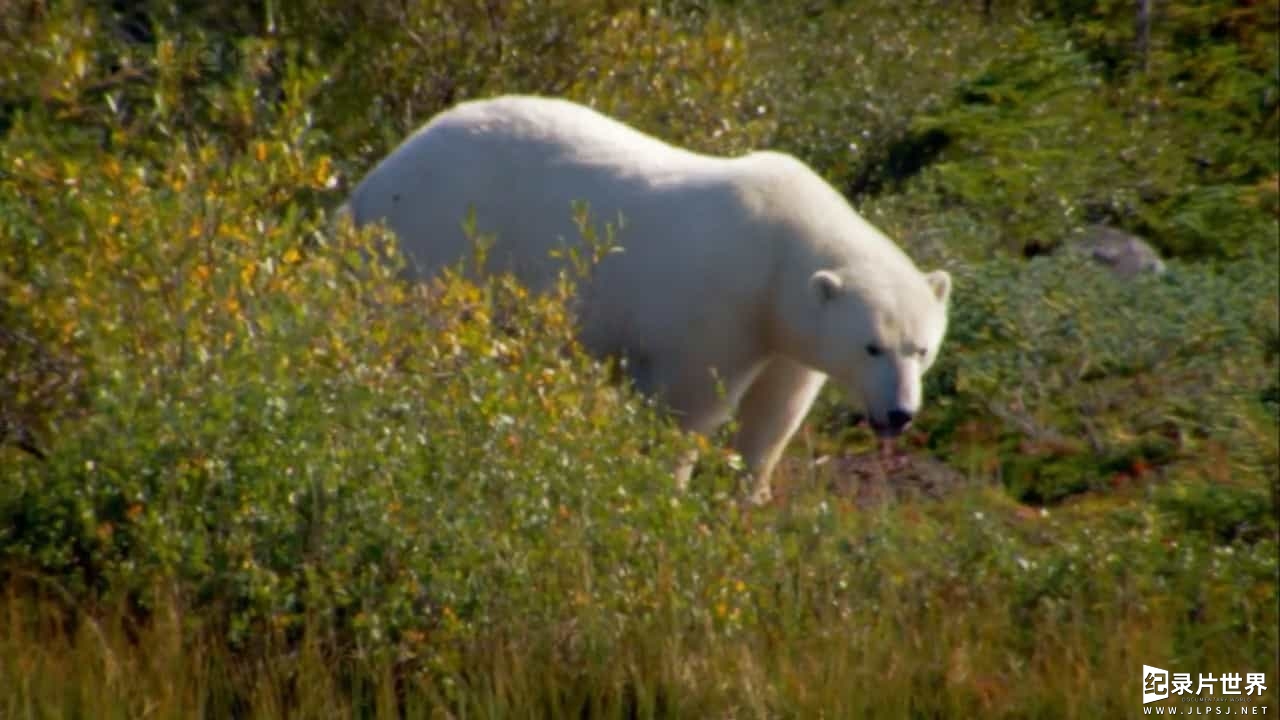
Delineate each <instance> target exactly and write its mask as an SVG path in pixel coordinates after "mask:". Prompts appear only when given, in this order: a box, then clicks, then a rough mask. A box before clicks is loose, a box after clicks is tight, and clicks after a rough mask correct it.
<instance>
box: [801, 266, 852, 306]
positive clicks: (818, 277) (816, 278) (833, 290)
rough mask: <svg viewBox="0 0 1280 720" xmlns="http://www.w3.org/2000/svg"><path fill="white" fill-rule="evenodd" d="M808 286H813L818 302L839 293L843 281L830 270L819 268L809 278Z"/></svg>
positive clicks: (827, 299) (824, 301)
mask: <svg viewBox="0 0 1280 720" xmlns="http://www.w3.org/2000/svg"><path fill="white" fill-rule="evenodd" d="M809 287H811V288H813V294H814V295H817V296H818V300H819V301H820V302H822V303H826V302H830V301H831V300H832V299H834V298H835V296H836V295H839V294H840V290H841V289H842V288H843V287H844V281H843V280H841V279H840V276H839V275H837V274H835V273H833V272H831V271H830V270H819V271H818V272H816V273H814V274H813V277H811V278H809Z"/></svg>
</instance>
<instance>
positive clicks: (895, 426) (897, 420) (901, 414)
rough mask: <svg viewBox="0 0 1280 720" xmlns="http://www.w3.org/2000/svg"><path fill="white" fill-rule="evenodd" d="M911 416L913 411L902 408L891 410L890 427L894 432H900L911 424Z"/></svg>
mask: <svg viewBox="0 0 1280 720" xmlns="http://www.w3.org/2000/svg"><path fill="white" fill-rule="evenodd" d="M911 417H912V415H911V413H910V412H908V411H906V410H902V409H900V408H899V409H897V410H890V411H889V428H890V429H891V430H893V431H894V432H900V431H902V430H903V429H904V428H906V427H907V426H908V425H910V424H911Z"/></svg>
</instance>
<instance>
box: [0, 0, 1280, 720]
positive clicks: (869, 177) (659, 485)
mask: <svg viewBox="0 0 1280 720" xmlns="http://www.w3.org/2000/svg"><path fill="white" fill-rule="evenodd" d="M1134 5H1135V4H1134V3H1129V2H1125V3H1121V2H1111V1H1109V0H1090V1H1084V0H1071V1H1066V0H1063V1H1060V2H1043V1H1040V0H1007V1H997V2H987V3H973V4H971V5H964V4H956V3H951V2H942V1H941V0H939V1H938V2H918V3H898V2H880V1H876V2H864V3H845V2H816V3H807V4H805V5H803V6H797V5H794V4H789V3H775V2H764V1H761V2H755V1H753V0H737V1H736V2H730V1H729V0H723V1H722V2H685V1H684V0H671V1H666V2H659V3H654V4H651V5H637V4H634V3H628V2H613V1H610V2H588V1H587V0H550V1H549V2H525V1H522V0H503V1H496V2H484V3H479V2H477V3H470V2H452V1H442V0H411V1H409V2H374V3H338V2H330V1H329V0H283V1H282V2H279V3H252V2H246V3H223V4H208V3H194V2H184V1H179V2H160V1H155V2H111V3H107V2H94V1H93V0H78V1H71V2H65V3H45V2H41V1H39V0H24V1H22V2H17V3H11V4H9V5H7V6H5V9H4V10H3V11H2V12H0V22H2V23H3V25H0V57H2V58H4V60H3V63H0V583H2V586H3V587H4V588H5V590H6V600H5V603H6V604H5V611H4V612H5V617H6V621H5V622H3V623H0V697H3V698H6V699H5V700H0V703H7V704H0V715H3V716H5V717H8V716H10V715H12V716H15V717H17V716H24V713H30V712H31V708H32V707H43V708H49V709H50V711H51V712H53V714H59V713H61V714H81V715H83V714H91V715H94V716H104V715H119V716H121V717H136V716H141V715H156V714H159V715H161V716H172V717H186V716H189V715H190V714H191V713H192V712H195V711H196V710H197V709H203V711H204V712H206V713H211V714H213V715H215V716H218V715H225V714H228V713H234V714H237V715H255V716H259V715H260V716H279V715H280V714H282V713H283V712H285V710H286V709H289V708H292V709H294V710H296V711H298V712H299V713H300V714H303V715H329V714H331V713H332V712H334V711H335V709H336V710H340V711H346V712H351V713H354V714H363V715H383V714H386V715H393V714H395V713H396V712H397V711H405V712H409V713H410V714H422V715H430V714H432V713H433V712H436V711H443V712H446V713H452V714H471V715H481V716H490V715H502V716H506V715H513V714H514V715H530V716H547V715H551V716H558V715H570V714H572V715H576V716H583V715H584V714H586V715H591V716H594V715H597V714H598V715H606V716H613V715H618V716H663V717H668V716H670V717H683V716H713V717H740V716H753V717H754V716H759V717H765V716H779V715H786V716H796V717H813V716H818V715H819V713H820V712H825V713H826V714H827V716H832V717H846V716H859V715H886V716H902V715H921V716H939V717H941V716H946V717H961V716H973V715H975V714H977V713H979V712H993V713H998V714H1003V715H1008V716H1016V717H1026V716H1054V717H1058V716H1067V717H1074V716H1084V715H1089V716H1095V715H1098V714H1099V713H1100V711H1101V713H1102V714H1116V713H1127V712H1133V711H1134V709H1135V708H1136V707H1137V706H1138V703H1137V700H1136V698H1138V697H1139V695H1140V693H1139V692H1138V691H1137V670H1138V669H1139V667H1140V666H1141V665H1142V664H1143V663H1147V664H1156V665H1161V666H1162V667H1173V668H1177V669H1179V670H1189V671H1193V672H1194V671H1198V670H1205V671H1208V670H1213V671H1214V672H1219V671H1234V672H1263V671H1265V672H1267V673H1268V676H1269V678H1270V680H1271V683H1269V685H1274V684H1275V683H1280V677H1277V675H1276V670H1277V668H1276V667H1275V655H1276V651H1277V647H1278V645H1277V643H1278V640H1277V629H1276V628H1277V623H1278V621H1280V619H1278V617H1277V610H1276V603H1277V595H1276V572H1277V556H1276V552H1277V521H1276V514H1275V500H1274V498H1275V497H1276V492H1277V487H1278V485H1280V447H1278V443H1280V441H1278V439H1277V433H1278V432H1280V430H1278V423H1280V384H1278V383H1277V360H1278V356H1280V279H1278V277H1277V267H1278V265H1280V239H1278V237H1277V217H1278V213H1280V199H1278V187H1277V183H1280V160H1278V159H1277V151H1276V137H1277V132H1280V128H1278V126H1277V122H1278V118H1280V115H1278V110H1277V108H1278V107H1280V86H1278V82H1280V80H1278V78H1280V67H1278V65H1277V63H1278V62H1280V61H1278V60H1277V57H1278V54H1277V52H1276V50H1277V48H1276V37H1277V24H1278V17H1277V14H1278V13H1280V11H1278V10H1277V8H1276V7H1275V5H1274V4H1273V3H1253V2H1234V1H1229V0H1211V1H1208V2H1196V3H1190V2H1181V1H1176V2H1175V1H1173V0H1170V1H1169V2H1154V3H1151V4H1150V5H1151V7H1153V8H1154V12H1153V14H1152V15H1151V16H1150V17H1147V18H1144V17H1141V16H1139V17H1136V18H1135V16H1134ZM1139 5H1141V4H1139ZM501 92H537V93H544V94H555V95H563V96H567V97H570V98H573V99H576V100H579V101H582V102H586V103H589V104H592V105H594V106H595V107H597V108H600V109H602V110H604V111H607V112H609V113H611V114H614V115H616V116H618V117H620V118H622V119H623V120H625V121H627V122H630V123H632V124H634V125H636V126H638V127H640V128H642V129H644V130H646V131H649V132H652V133H654V134H656V135H659V136H661V137H663V138H666V139H669V140H671V141H673V142H676V143H679V144H683V145H687V146H690V147H693V148H695V149H698V150H702V151H707V152H715V153H724V154H733V153H740V152H745V151H747V150H749V149H751V148H757V147H771V148H776V149H781V150H786V151H790V152H792V153H794V154H796V155H797V156H799V157H801V158H802V159H804V160H805V161H807V162H809V163H810V164H811V165H812V166H813V167H815V168H816V169H817V170H818V171H819V172H820V173H822V174H823V175H824V176H825V177H826V178H828V179H829V180H830V181H831V182H832V183H833V184H835V185H836V186H837V187H838V188H840V189H841V190H843V191H845V192H846V193H847V194H848V195H849V197H850V198H851V200H853V202H854V203H855V204H856V205H857V206H858V207H859V208H860V209H861V210H862V211H863V212H864V213H865V214H866V215H867V216H868V217H869V218H870V219H871V220H872V221H873V222H875V223H876V224H878V225H879V226H881V227H882V228H883V229H885V230H886V231H887V232H888V233H889V234H890V235H892V236H894V237H896V238H898V239H900V241H901V242H902V243H903V245H904V246H905V247H907V248H908V249H909V250H910V251H911V253H912V254H913V255H914V256H915V257H917V258H918V259H919V260H920V262H921V264H922V265H923V266H926V267H933V266H944V267H947V268H948V269H950V270H951V271H952V273H953V276H954V277H955V279H956V290H955V293H954V307H953V315H952V323H953V325H952V332H951V336H950V339H949V340H948V344H947V345H946V347H945V348H944V352H943V354H942V357H941V359H940V361H939V364H938V366H937V368H936V369H935V370H934V371H933V373H932V374H931V375H930V376H929V378H928V390H927V393H928V398H929V400H928V403H929V405H928V408H927V410H926V412H925V413H924V415H923V416H922V417H921V418H920V420H919V430H918V431H917V432H916V433H915V434H913V436H912V437H910V438H907V441H906V442H905V443H904V444H905V445H906V446H908V447H909V448H910V450H911V452H912V453H913V454H914V456H915V457H918V458H931V459H933V460H936V461H939V462H941V463H944V464H945V466H946V467H949V468H950V469H951V470H952V471H954V475H955V476H956V477H957V478H958V479H957V480H955V481H953V482H952V487H948V488H947V489H946V492H945V497H943V498H942V499H941V500H927V499H925V498H923V497H920V496H918V495H916V494H912V493H910V492H905V493H897V494H896V495H895V499H893V500H892V501H890V502H888V503H887V504H881V505H875V506H872V507H868V506H867V504H866V503H864V502H862V501H861V499H860V498H861V496H860V495H858V494H857V493H854V494H853V496H850V494H849V493H847V492H844V490H843V488H845V487H846V486H847V484H848V483H847V482H845V480H847V478H841V477H838V473H839V470H838V467H839V466H840V463H839V462H836V461H833V460H832V458H836V459H840V458H847V457H850V456H855V455H859V454H865V453H867V452H870V451H871V449H872V445H873V442H872V438H871V436H870V434H869V433H868V432H866V430H865V429H862V428H859V427H852V428H851V427H848V426H847V423H845V419H846V413H847V411H846V410H845V409H844V404H843V399H842V398H840V397H838V396H837V395H836V394H834V393H829V394H827V395H824V397H823V398H822V400H821V401H820V403H819V406H818V408H817V409H816V410H815V413H814V415H813V417H812V418H811V422H810V423H809V425H808V426H807V428H806V429H805V431H803V433H802V434H801V436H798V438H797V440H796V441H795V442H794V443H793V445H794V447H793V448H792V455H793V456H794V457H795V459H796V460H797V462H795V463H792V464H791V465H790V466H789V467H790V470H789V471H787V472H784V473H782V474H781V476H780V477H779V479H778V482H779V484H780V485H781V486H782V487H783V489H784V490H785V492H783V493H781V494H782V495H783V496H784V499H783V500H782V501H781V502H779V503H777V504H776V505H775V506H774V507H772V508H766V509H761V510H754V511H748V510H745V509H743V508H740V507H739V506H738V504H737V503H736V500H735V498H736V496H737V491H738V488H737V487H736V475H735V472H736V466H737V462H736V460H735V459H734V458H732V457H730V456H727V455H726V454H725V453H723V452H722V451H720V450H718V449H717V448H719V447H721V446H722V443H721V442H720V439H717V438H711V439H705V438H687V437H681V436H680V435H679V434H678V433H676V432H675V431H674V430H673V429H672V428H671V426H670V424H669V423H668V422H666V421H665V420H664V419H663V418H662V417H661V416H659V415H658V414H656V413H655V412H653V409H652V408H651V407H649V406H648V405H647V404H646V403H645V402H644V401H643V400H642V399H639V398H635V397H632V396H631V395H630V394H629V393H627V392H626V391H625V389H622V388H619V387H618V386H617V385H616V384H614V383H612V382H611V381H610V375H611V372H610V368H609V367H608V366H607V365H602V364H601V363H597V362H594V361H592V360H591V359H589V358H587V357H584V356H583V355H582V354H581V353H580V352H578V351H577V348H576V345H575V343H574V341H573V332H572V318H571V317H570V316H569V315H568V314H567V313H566V310H565V303H564V299H565V295H567V294H568V293H569V292H571V284H572V280H573V278H572V277H569V278H566V283H565V285H564V286H563V287H562V288H561V289H560V290H559V291H558V292H557V293H554V294H553V295H552V296H549V297H530V296H529V295H528V294H527V293H526V292H525V291H524V290H522V289H521V288H519V287H518V286H517V285H515V284H514V283H512V282H510V281H509V280H506V279H500V280H497V281H494V282H492V283H489V284H486V285H483V286H479V287H477V286H475V285H472V284H469V283H467V282H464V281H462V280H460V279H459V278H458V277H456V276H450V277H446V278H443V279H441V280H440V281H439V282H437V283H434V284H433V285H431V286H430V287H419V286H412V285H409V284H407V283H404V282H403V281H401V280H400V279H399V276H398V275H397V262H398V258H397V255H396V253H395V249H394V244H393V243H391V242H390V238H388V237H384V236H381V235H379V234H378V233H376V232H369V233H363V234H361V233H356V232H353V231H352V230H351V229H350V228H348V227H346V226H345V225H343V224H341V223H334V222H333V217H332V215H333V213H332V210H333V208H334V207H336V206H337V204H338V203H339V202H341V199H342V197H343V194H344V191H345V190H346V189H348V188H349V187H350V186H351V185H352V183H353V182H354V181H355V180H356V179H358V177H359V176H360V174H361V173H362V172H363V171H365V170H366V169H368V168H369V167H370V166H371V164H372V163H373V162H375V161H376V160H377V158H379V157H380V156H382V155H383V154H385V153H386V152H387V151H389V150H390V149H391V148H392V147H394V145H395V144H396V143H397V142H398V141H399V140H400V139H401V138H402V137H403V136H404V135H405V134H406V133H408V132H409V131H411V130H412V129H413V128H414V127H416V126H417V125H418V124H420V123H422V122H423V121H425V120H426V119H427V118H428V117H429V116H430V115H431V114H433V113H434V112H437V111H439V110H441V109H443V108H445V107H447V106H449V105H450V104H452V103H454V102H457V101H459V100H462V99H466V98H471V97H481V96H486V95H491V94H496V93H501ZM517 190H518V189H517ZM1093 223H1108V224H1110V225H1113V226H1116V227H1121V228H1125V229H1127V230H1130V231H1134V232H1138V233H1141V234H1142V235H1144V236H1146V237H1147V238H1148V239H1149V240H1150V241H1151V242H1152V244H1153V245H1155V246H1156V247H1157V248H1158V249H1160V250H1161V251H1162V252H1163V253H1164V254H1165V256H1166V258H1167V259H1168V264H1169V270H1168V272H1166V273H1164V274H1163V275H1159V276H1150V277H1142V278H1139V279H1137V280H1135V281H1132V282H1123V281H1120V280H1118V279H1116V278H1115V277H1113V276H1111V275H1110V274H1108V273H1106V272H1105V271H1104V270H1102V269H1101V268H1099V267H1098V266H1096V265H1095V264H1094V263H1093V262H1092V261H1090V260H1089V258H1088V257H1087V256H1086V254H1084V253H1081V252H1077V251H1076V250H1075V239H1076V237H1077V236H1078V234H1079V233H1080V232H1081V230H1082V228H1084V227H1085V226H1087V225H1089V224H1093ZM583 227H584V231H589V230H588V227H589V223H586V222H585V221H584V223H583ZM477 241H478V242H480V244H483V243H482V241H483V238H477ZM1028 256H1034V257H1029V258H1028ZM691 444H697V445H699V446H701V448H702V450H703V452H702V457H703V461H702V463H701V465H700V470H699V474H698V476H697V477H696V478H695V483H694V490H693V492H692V493H691V494H689V495H687V496H678V495H675V494H674V493H673V490H672V487H671V479H670V472H669V470H670V468H671V466H672V462H673V458H675V457H676V456H677V455H678V454H679V453H681V452H683V451H684V450H685V449H687V448H688V447H689V446H690V445H691ZM1268 693H1269V694H1268V695H1267V696H1266V698H1265V699H1266V700H1267V701H1268V702H1263V701H1259V704H1271V705H1272V706H1274V702H1270V701H1271V700H1273V699H1274V698H1275V697H1276V695H1275V691H1274V688H1271V689H1269V690H1268Z"/></svg>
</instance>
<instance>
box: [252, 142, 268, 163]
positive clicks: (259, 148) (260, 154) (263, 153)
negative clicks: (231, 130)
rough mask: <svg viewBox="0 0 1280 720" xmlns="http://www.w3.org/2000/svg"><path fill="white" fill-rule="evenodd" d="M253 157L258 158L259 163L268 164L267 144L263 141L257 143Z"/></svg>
mask: <svg viewBox="0 0 1280 720" xmlns="http://www.w3.org/2000/svg"><path fill="white" fill-rule="evenodd" d="M253 156H254V157H255V158H257V160H258V162H266V161H267V144H266V143H264V142H262V141H261V140H259V141H258V142H257V143H255V144H254V146H253Z"/></svg>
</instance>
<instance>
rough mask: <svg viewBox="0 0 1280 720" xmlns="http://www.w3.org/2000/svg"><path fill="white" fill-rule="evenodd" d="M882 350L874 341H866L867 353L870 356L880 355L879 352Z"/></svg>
mask: <svg viewBox="0 0 1280 720" xmlns="http://www.w3.org/2000/svg"><path fill="white" fill-rule="evenodd" d="M882 352H884V351H883V350H881V349H880V346H879V345H876V344H875V343H867V354H868V355H870V356H871V357H880V353H882Z"/></svg>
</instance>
